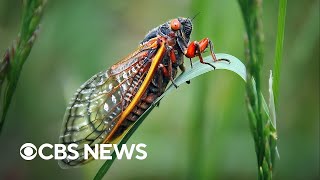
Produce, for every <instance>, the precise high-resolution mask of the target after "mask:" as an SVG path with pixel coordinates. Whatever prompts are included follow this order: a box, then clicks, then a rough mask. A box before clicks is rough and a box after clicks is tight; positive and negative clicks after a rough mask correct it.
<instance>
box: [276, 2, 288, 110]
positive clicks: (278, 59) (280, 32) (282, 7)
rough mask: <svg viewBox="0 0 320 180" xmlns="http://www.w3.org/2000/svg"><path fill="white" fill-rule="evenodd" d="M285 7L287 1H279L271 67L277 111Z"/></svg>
mask: <svg viewBox="0 0 320 180" xmlns="http://www.w3.org/2000/svg"><path fill="white" fill-rule="evenodd" d="M286 7H287V0H279V14H278V32H277V42H276V50H275V60H274V67H273V71H274V81H273V92H274V100H275V105H276V110H277V109H278V97H279V82H280V69H281V62H282V52H283V40H284V27H285V20H286Z"/></svg>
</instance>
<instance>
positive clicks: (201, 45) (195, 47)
mask: <svg viewBox="0 0 320 180" xmlns="http://www.w3.org/2000/svg"><path fill="white" fill-rule="evenodd" d="M208 46H209V48H210V53H211V56H212V59H213V61H214V62H217V61H227V62H229V63H230V61H229V60H228V59H217V57H216V55H215V54H214V52H213V44H212V42H211V40H210V39H209V38H204V39H202V40H201V41H199V42H197V41H193V42H191V43H190V44H189V45H188V47H187V48H186V50H185V53H184V54H185V56H186V57H188V58H190V59H191V58H194V57H196V56H198V57H199V59H200V62H201V63H202V64H207V65H209V66H211V67H213V68H214V69H216V67H215V66H214V65H212V64H210V63H207V62H205V61H204V60H203V58H202V55H201V54H202V53H203V52H204V51H205V50H206V49H207V47H208Z"/></svg>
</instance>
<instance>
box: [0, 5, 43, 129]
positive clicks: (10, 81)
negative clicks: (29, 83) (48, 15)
mask: <svg viewBox="0 0 320 180" xmlns="http://www.w3.org/2000/svg"><path fill="white" fill-rule="evenodd" d="M45 2H46V1H45V0H24V1H23V15H22V24H21V28H20V33H19V38H18V42H17V45H16V47H15V46H14V47H12V48H9V49H8V50H7V51H6V53H5V55H4V57H3V59H2V60H1V61H0V95H2V96H1V99H3V100H2V102H0V104H1V107H0V108H1V113H2V114H1V120H0V133H1V131H2V128H3V125H4V122H5V118H6V115H7V112H8V109H9V106H10V103H11V99H12V97H13V94H14V91H15V89H16V86H17V83H18V80H19V77H20V73H21V70H22V67H23V64H24V63H25V61H26V59H27V58H28V56H29V54H30V51H31V48H32V46H33V43H34V41H35V38H36V34H37V30H38V28H39V22H40V19H41V16H42V13H43V8H44V5H45ZM5 80H6V81H5ZM2 89H4V93H3V94H1V90H2Z"/></svg>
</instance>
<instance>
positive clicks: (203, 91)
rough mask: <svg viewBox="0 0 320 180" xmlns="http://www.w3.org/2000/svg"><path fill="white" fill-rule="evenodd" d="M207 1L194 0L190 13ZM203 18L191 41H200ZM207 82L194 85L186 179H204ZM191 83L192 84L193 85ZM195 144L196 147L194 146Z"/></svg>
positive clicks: (196, 20)
mask: <svg viewBox="0 0 320 180" xmlns="http://www.w3.org/2000/svg"><path fill="white" fill-rule="evenodd" d="M208 4H209V1H208V0H194V1H192V5H191V8H192V9H191V12H193V13H195V14H192V15H196V14H197V13H199V12H200V11H203V10H205V9H207V8H208ZM204 18H205V16H204V15H199V16H197V17H196V19H195V21H193V24H194V27H198V28H197V31H194V32H193V34H192V40H200V38H201V37H200V34H205V33H202V32H201V31H203V28H202V27H203V25H204V24H206V22H205V19H204ZM206 32H208V25H207V27H206ZM202 38H203V37H202ZM207 82H208V81H207V80H206V78H202V79H200V80H199V81H198V82H193V83H196V85H195V86H196V87H197V88H196V89H195V92H194V93H193V94H194V96H193V97H191V98H192V106H191V107H192V108H191V109H190V116H189V117H190V119H189V121H188V122H189V125H188V131H189V132H188V135H189V137H188V146H189V151H190V152H189V153H188V157H189V158H188V160H189V161H188V177H189V178H190V179H204V163H205V161H204V160H205V157H204V155H205V151H204V149H205V148H204V141H205V131H204V129H205V114H206V113H205V104H206V103H205V102H206V99H207V94H208V83H207ZM193 83H192V84H193ZM195 144H197V145H195Z"/></svg>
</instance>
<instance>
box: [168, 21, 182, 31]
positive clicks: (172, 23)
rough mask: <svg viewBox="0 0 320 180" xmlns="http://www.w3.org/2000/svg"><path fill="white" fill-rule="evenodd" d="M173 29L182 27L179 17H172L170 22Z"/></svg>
mask: <svg viewBox="0 0 320 180" xmlns="http://www.w3.org/2000/svg"><path fill="white" fill-rule="evenodd" d="M170 26H171V29H172V30H174V31H177V30H179V29H180V27H181V23H180V21H179V20H178V19H172V20H171V23H170Z"/></svg>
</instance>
